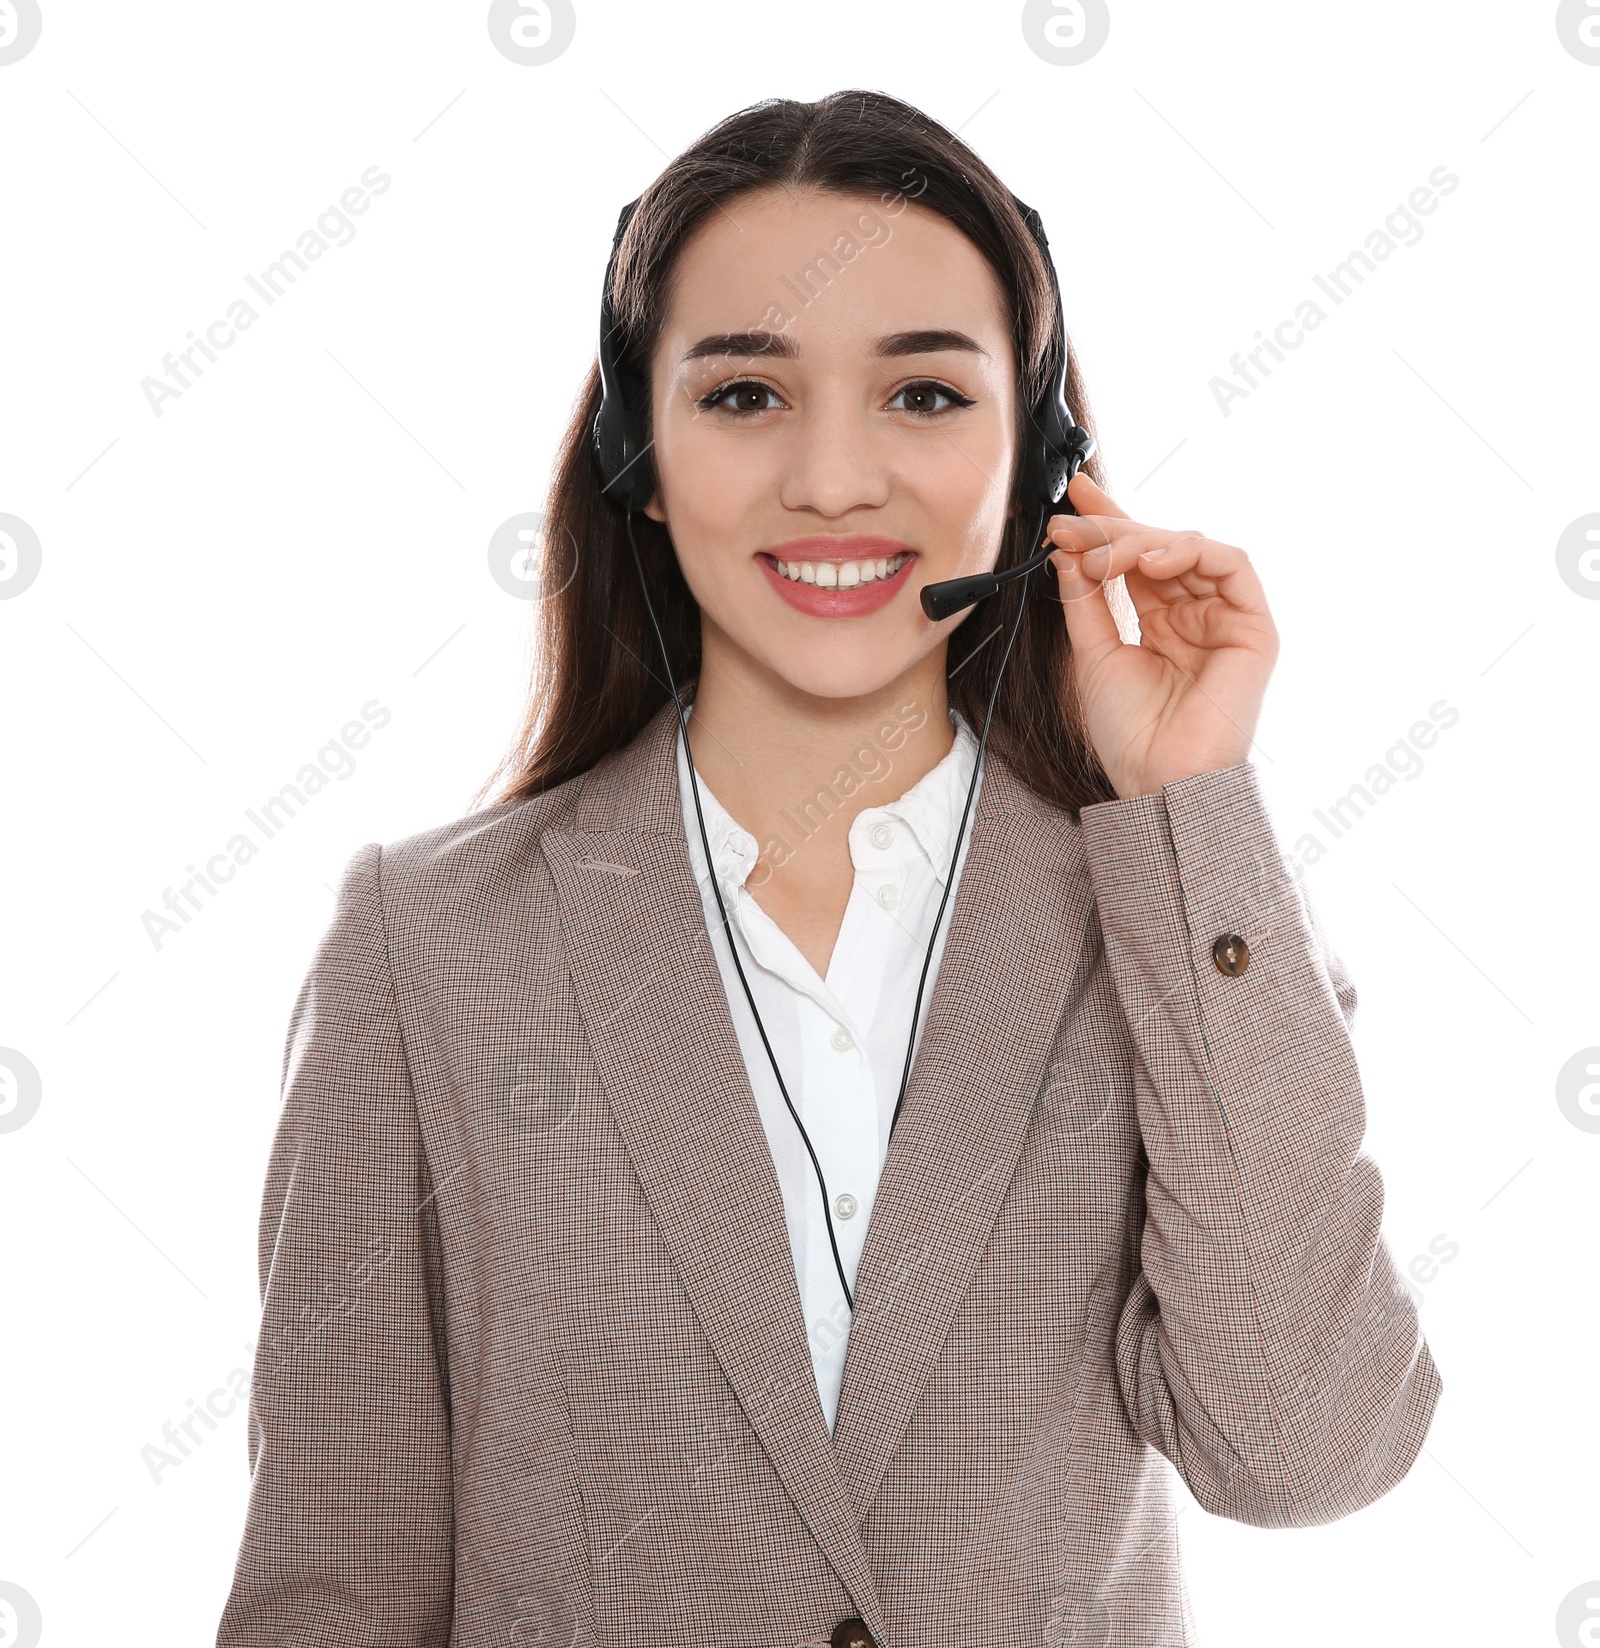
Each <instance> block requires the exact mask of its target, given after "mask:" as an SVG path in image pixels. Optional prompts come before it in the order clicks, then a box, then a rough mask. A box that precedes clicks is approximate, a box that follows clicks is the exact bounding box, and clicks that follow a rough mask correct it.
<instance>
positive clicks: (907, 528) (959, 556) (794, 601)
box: [647, 188, 1016, 698]
mask: <svg viewBox="0 0 1600 1648" xmlns="http://www.w3.org/2000/svg"><path fill="white" fill-rule="evenodd" d="M1015 384H1016V359H1015V352H1014V350H1013V347H1012V343H1011V335H1010V329H1009V325H1008V322H1007V317H1006V309H1005V300H1004V296H1003V292H1002V289H1001V287H1000V284H999V281H998V280H997V279H996V277H995V275H994V273H993V271H992V270H991V269H990V268H989V265H988V264H987V263H986V262H985V260H984V258H983V256H982V254H981V253H980V252H979V251H978V249H977V248H976V247H975V246H974V245H973V244H972V243H971V241H969V240H968V239H967V238H966V237H965V236H964V235H963V234H962V233H961V231H960V230H959V229H957V228H956V227H955V226H954V225H953V224H951V223H950V222H949V221H948V219H946V218H944V217H941V216H939V215H938V214H937V213H935V212H932V211H930V210H928V209H927V208H925V207H921V206H918V205H916V204H915V203H907V202H906V201H904V200H901V199H896V200H894V201H892V202H891V204H890V206H888V207H885V205H884V204H883V203H882V202H881V201H879V200H878V199H876V198H875V197H872V196H860V197H858V196H844V195H837V194H822V193H816V192H812V191H807V192H804V193H800V194H791V193H789V192H787V191H784V190H779V189H771V188H767V189H761V190H759V191H756V192H753V193H751V194H748V195H745V196H742V197H740V198H738V199H736V200H733V201H730V202H728V203H726V204H725V206H724V208H723V209H722V210H718V211H713V212H711V213H709V214H708V215H707V216H706V218H705V219H704V220H703V221H702V222H701V224H700V226H699V228H698V229H697V230H696V232H695V233H694V235H693V236H692V237H691V238H690V239H689V240H688V242H687V243H686V244H685V246H684V248H683V250H682V252H681V253H680V254H679V257H678V261H677V263H676V266H675V268H674V270H673V274H672V279H671V291H670V298H669V304H668V308H667V312H666V317H665V322H664V326H663V329H662V332H661V336H660V339H659V341H658V343H657V346H656V349H655V352H654V355H653V357H652V361H651V395H652V402H653V406H652V411H653V418H654V431H655V447H654V450H653V452H652V457H653V459H654V461H655V465H656V474H657V477H658V490H657V492H656V495H655V497H654V498H653V499H652V500H651V502H650V504H649V506H648V511H647V512H648V513H649V514H650V515H651V516H652V517H654V519H656V520H658V521H664V522H665V523H666V525H667V528H668V530H669V532H670V533H671V536H672V541H673V544H674V546H675V547H676V550H677V555H678V561H679V564H680V566H681V567H682V569H683V574H684V577H685V579H686V580H687V582H688V585H689V588H690V590H691V592H692V593H693V595H694V597H695V600H696V601H697V602H698V603H699V606H700V612H701V624H702V638H703V643H704V652H705V663H706V666H707V667H708V668H709V667H714V665H715V663H716V662H717V661H718V659H719V657H726V655H727V649H734V650H735V651H736V652H737V653H740V654H743V655H744V661H745V662H746V663H747V664H753V665H755V666H756V667H757V668H758V669H762V670H765V671H769V672H771V673H772V674H774V675H776V676H777V677H778V678H780V679H781V680H782V681H783V682H785V683H787V684H788V685H789V686H791V687H793V688H795V689H797V690H799V691H801V692H805V693H812V694H816V695H818V696H821V697H828V698H847V697H857V696H861V695H864V694H871V693H875V692H879V691H882V690H884V689H886V688H888V687H889V686H890V685H891V684H892V683H893V682H895V681H896V680H898V678H899V677H900V676H902V675H903V674H904V673H905V672H906V671H907V670H908V669H910V668H911V667H912V666H914V665H915V664H917V663H918V662H919V660H921V659H923V658H924V657H926V655H927V654H928V653H929V652H930V651H932V650H934V649H935V648H939V649H942V648H943V646H944V644H945V640H946V638H947V636H948V634H949V632H950V631H951V630H952V629H954V628H955V626H956V625H957V624H958V623H960V622H961V621H962V618H963V617H965V616H966V615H965V614H959V615H957V616H956V617H954V618H950V619H946V620H945V621H944V622H943V623H942V624H934V623H931V622H930V621H929V620H928V619H927V618H926V617H925V616H924V615H923V612H922V608H921V606H920V604H919V602H918V599H917V592H918V590H919V589H920V588H921V587H922V586H923V585H924V584H928V583H933V582H935V581H937V580H939V579H942V578H955V577H959V576H961V575H963V574H966V573H971V572H982V571H986V570H988V569H989V568H990V567H992V566H993V565H994V562H995V559H996V557H997V555H998V553H999V550H1000V543H1001V536H1002V532H1003V529H1004V526H1005V522H1006V517H1007V504H1008V500H1009V496H1010V486H1011V472H1012V467H1013V460H1014V456H1015V448H1016V438H1015V417H1016V388H1015Z"/></svg>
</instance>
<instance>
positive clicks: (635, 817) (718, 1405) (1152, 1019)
mask: <svg viewBox="0 0 1600 1648" xmlns="http://www.w3.org/2000/svg"><path fill="white" fill-rule="evenodd" d="M675 735H676V722H675V715H674V712H673V710H672V708H671V706H670V705H669V706H667V707H666V708H665V709H663V710H662V711H661V713H659V714H658V715H657V716H656V717H655V718H654V719H653V720H652V721H651V722H650V724H649V725H648V726H647V727H646V728H645V730H644V731H643V732H642V733H641V734H640V735H639V736H638V737H637V738H636V739H635V740H634V742H633V743H632V744H631V745H629V746H628V747H627V748H626V749H624V750H621V751H618V752H617V753H615V754H614V755H612V756H609V757H607V758H606V759H605V760H604V761H602V762H601V763H600V764H599V765H598V766H596V767H595V768H594V769H593V771H592V772H590V773H588V774H586V775H584V776H583V777H581V778H578V779H574V780H572V781H571V782H570V783H568V784H565V785H563V786H561V788H559V789H557V790H554V791H551V792H550V793H548V794H545V795H542V796H538V797H535V798H533V799H531V800H528V801H524V802H521V803H515V804H504V805H501V806H499V807H495V808H492V809H490V810H488V811H484V812H479V813H476V814H473V815H470V816H468V817H465V818H462V819H459V820H457V821H456V822H454V823H450V824H446V825H443V826H441V827H439V828H437V829H433V830H429V831H426V832H424V833H422V834H420V835H415V836H412V837H410V838H408V839H406V840H403V841H399V842H396V843H393V844H390V845H388V846H384V847H379V846H377V845H369V846H365V847H362V848H361V849H360V850H359V851H358V852H356V853H355V855H354V856H353V858H352V859H351V861H350V863H349V866H348V868H347V870H346V872H345V875H344V879H343V884H342V887H341V889H340V894H339V902H338V909H337V912H336V914H335V916H334V918H333V921H332V923H331V925H330V927H329V929H328V931H327V933H326V935H325V936H324V938H323V939H322V941H321V944H320V947H319V948H318V950H317V952H316V956H315V959H314V961H313V963H312V966H311V968H310V971H309V974H308V975H307V977H306V980H305V983H304V986H303V987H302V989H301V992H300V995H299V998H298V1001H297V1003H296V1005H295V1009H294V1014H293V1018H292V1022H291V1025H290V1030H289V1036H288V1044H287V1047H286V1051H285V1058H284V1104H283V1112H282V1118H281V1121H280V1124H279V1128H278V1133H277V1137H276V1142H275V1144H274V1147H273V1151H272V1157H271V1162H270V1166H269V1169H268V1174H267V1183H266V1195H265V1204H264V1207H263V1210H262V1221H261V1253H260V1258H261V1282H262V1293H263V1311H264V1314H263V1326H262V1334H261V1342H260V1345H259V1346H258V1349H257V1353H256V1367H255V1372H254V1378H253V1384H252V1389H251V1404H250V1435H249V1450H250V1462H251V1467H252V1472H253V1475H252V1480H251V1489H250V1504H249V1514H248V1521H247V1524H246V1526H245V1529H244V1536H243V1542H242V1545H241V1549H240V1552H239V1558H238V1566H237V1572H236V1575H235V1578H234V1584H233V1590H232V1594H231V1596H230V1598H229V1600H228V1603H227V1608H226V1611H225V1613H224V1615H223V1618H222V1621H221V1628H220V1630H219V1633H218V1636H217V1642H218V1645H219V1648H269V1645H271V1648H281V1645H285V1644H294V1645H296V1648H324V1645H326V1648H333V1645H335V1644H338V1645H341V1648H422V1645H428V1648H446V1645H456V1648H491V1645H492V1648H507V1645H512V1648H524V1645H531V1644H546V1645H554V1648H598V1645H601V1644H604V1645H607V1648H610V1645H617V1648H622V1645H628V1648H633V1645H652V1648H654V1645H660V1648H691V1645H692V1648H706V1645H715V1648H745V1645H752V1648H753V1645H760V1648H797V1645H800V1644H806V1643H826V1642H829V1641H830V1640H832V1641H835V1642H846V1641H855V1642H860V1643H871V1642H876V1643H878V1644H885V1645H887V1644H892V1645H894V1648H1002V1645H1003V1648H1035V1645H1044V1644H1063V1645H1065V1644H1071V1645H1073V1648H1084V1645H1088V1648H1112V1645H1116V1648H1179V1645H1180V1644H1184V1645H1187V1644H1193V1643H1194V1642H1195V1641H1196V1636H1195V1633H1194V1626H1193V1623H1192V1618H1191V1614H1190V1610H1189V1603H1188V1599H1187V1595H1186V1592H1185V1588H1184V1582H1183V1577H1182V1573H1181V1570H1180V1565H1179V1553H1178V1542H1177V1538H1176V1534H1175V1529H1174V1516H1175V1512H1176V1511H1177V1509H1178V1507H1179V1505H1180V1503H1181V1501H1180V1500H1179V1499H1178V1497H1177V1493H1176V1482H1175V1478H1176V1477H1181V1478H1182V1480H1183V1482H1184V1483H1185V1484H1186V1485H1187V1486H1188V1489H1189V1491H1190V1492H1191V1493H1192V1494H1193V1495H1194V1496H1195V1497H1196V1499H1198V1501H1199V1502H1200V1504H1201V1505H1202V1506H1204V1508H1205V1509H1206V1510H1208V1511H1210V1512H1212V1513H1213V1514H1215V1515H1218V1516H1225V1517H1231V1518H1233V1519H1235V1520H1237V1521H1240V1522H1246V1523H1251V1524H1253V1525H1255V1526H1258V1527H1292V1526H1302V1527H1303V1526H1308V1525H1311V1524H1316V1523H1324V1522H1329V1521H1332V1520H1333V1519H1335V1518H1337V1517H1342V1516H1345V1515H1348V1514H1349V1513H1350V1512H1352V1511H1355V1510H1358V1509H1360V1508H1361V1507H1362V1506H1364V1505H1369V1504H1371V1503H1372V1501H1373V1500H1375V1499H1377V1498H1378V1497H1379V1496H1380V1495H1381V1494H1383V1493H1385V1492H1386V1491H1387V1490H1388V1489H1389V1488H1391V1487H1393V1486H1394V1484H1395V1483H1396V1482H1398V1481H1399V1480H1400V1479H1401V1477H1403V1476H1404V1475H1405V1473H1406V1471H1407V1470H1408V1469H1409V1467H1410V1466H1411V1464H1412V1462H1413V1460H1414V1459H1415V1457H1416V1455H1417V1453H1418V1451H1419V1449H1420V1448H1421V1446H1422V1442H1423V1438H1424V1436H1425V1435H1426V1433H1427V1430H1428V1426H1429V1423H1430V1421H1431V1419H1432V1416H1433V1412H1434V1408H1435V1405H1436V1403H1437V1402H1438V1399H1439V1393H1440V1379H1439V1374H1438V1372H1437V1370H1436V1368H1435V1366H1434V1363H1433V1359H1432V1357H1431V1356H1430V1354H1429V1351H1428V1347H1427V1345H1426V1344H1425V1342H1424V1340H1423V1338H1422V1335H1421V1332H1420V1329H1419V1325H1418V1319H1417V1315H1416V1312H1415V1309H1414V1307H1413V1304H1412V1302H1411V1299H1410V1297H1409V1295H1408V1293H1407V1292H1406V1289H1405V1287H1404V1286H1403V1284H1402V1283H1401V1281H1400V1280H1399V1278H1398V1276H1397V1274H1396V1271H1395V1267H1394V1265H1393V1264H1392V1262H1391V1257H1390V1254H1389V1252H1388V1249H1387V1246H1386V1244H1385V1242H1384V1240H1383V1237H1382V1235H1381V1232H1380V1219H1381V1213H1382V1208H1383V1185H1382V1181H1381V1179H1380V1177H1379V1173H1378V1169H1377V1167H1376V1166H1375V1165H1374V1163H1373V1161H1372V1159H1371V1158H1370V1157H1369V1156H1367V1155H1365V1154H1363V1153H1362V1150H1361V1143H1362V1135H1363V1129H1364V1125H1365V1110H1364V1102H1363V1097H1362V1089H1361V1082H1360V1078H1359V1075H1358V1073H1357V1069H1356V1061H1355V1057H1354V1054H1353V1052H1352V1049H1351V1041H1350V1035H1349V1029H1348V1025H1349V1021H1350V1019H1351V1015H1352V1014H1353V1012H1354V1008H1355V1000H1356V998H1355V992H1354V990H1353V989H1352V987H1351V984H1350V981H1349V979H1348V977H1347V976H1346V974H1345V972H1344V970H1343V968H1342V967H1341V966H1340V964H1339V962H1338V961H1337V959H1336V958H1335V957H1333V956H1332V955H1330V954H1329V952H1328V950H1327V948H1326V946H1325V944H1324V942H1323V939H1322V936H1321V929H1320V926H1319V925H1318V924H1317V923H1316V920H1315V918H1314V916H1313V915H1312V914H1311V913H1310V910H1309V906H1308V905H1307V903H1306V902H1305V900H1304V897H1303V895H1302V892H1301V890H1300V888H1299V886H1298V885H1297V883H1296V881H1295V880H1294V879H1293V878H1292V876H1291V875H1290V874H1289V873H1288V871H1287V870H1286V868H1285V860H1284V857H1283V855H1282V853H1281V851H1280V849H1279V846H1278V843H1277V841H1276V838H1275V836H1274V832H1273V827H1272V824H1271V822H1270V819H1269V816H1268V814H1267V812H1266V810H1265V808H1264V805H1263V801H1262V797H1261V794H1260V791H1259V789H1258V783H1257V775H1256V772H1255V769H1254V767H1253V766H1251V765H1250V764H1248V763H1244V764H1241V765H1239V766H1235V767H1231V768H1228V769H1226V770H1224V771H1220V772H1214V773H1205V774H1200V775H1197V776H1195V777H1192V778H1186V779H1184V780H1182V781H1181V782H1179V783H1175V784H1170V785H1168V786H1167V787H1166V789H1165V791H1163V792H1162V793H1161V794H1159V795H1153V796H1142V797H1137V798H1135V799H1132V800H1127V801H1113V802H1108V803H1104V804H1102V805H1099V806H1093V807H1088V808H1085V809H1084V810H1083V813H1082V819H1081V823H1079V822H1074V821H1073V819H1072V818H1071V817H1070V816H1069V815H1068V814H1066V813H1064V812H1062V811H1060V810H1058V809H1057V808H1054V807H1052V806H1050V805H1048V804H1047V803H1045V802H1044V801H1042V800H1040V799H1039V798H1038V797H1037V796H1036V795H1035V794H1034V793H1033V792H1032V791H1030V790H1028V789H1027V788H1026V787H1025V786H1024V785H1023V784H1022V783H1021V782H1020V780H1019V779H1018V777H1017V776H1016V774H1015V773H1014V772H1013V771H1012V770H1011V769H1009V768H1008V767H1007V766H1006V764H1005V763H1004V761H1002V760H1001V759H999V758H998V757H996V756H995V755H994V754H993V753H991V754H990V756H989V758H988V762H987V771H986V774H985V777H984V780H983V785H982V788H981V791H980V794H979V799H978V801H977V803H976V805H975V809H974V827H973V836H972V843H971V847H970V856H969V859H968V862H967V866H966V869H965V871H964V873H963V876H962V879H961V882H960V885H959V888H958V890H957V895H956V897H955V899H954V900H953V902H952V905H951V908H950V909H949V910H947V911H946V920H947V921H948V922H949V923H950V930H949V940H948V947H947V950H946V953H945V956H944V960H943V965H942V967H941V969H940V971H939V974H938V978H937V981H936V984H935V985H934V986H933V987H932V994H931V999H930V1002H929V1005H928V1007H927V1015H928V1016H927V1020H926V1028H925V1031H924V1035H923V1040H922V1043H921V1046H920V1048H919V1050H918V1055H917V1061H916V1064H915V1067H914V1069H913V1072H912V1078H911V1085H910V1089H909V1092H908V1095H907V1098H906V1102H905V1107H904V1110H903V1112H902V1114H901V1118H900V1122H899V1124H898V1126H897V1127H896V1129H895V1132H894V1136H893V1140H892V1142H891V1145H890V1148H889V1152H888V1157H887V1160H886V1162H885V1163H884V1167H883V1174H882V1181H881V1185H880V1190H879V1196H878V1201H877V1204H876V1207H875V1209H874V1212H873V1215H872V1222H871V1225H870V1227H869V1230H868V1233H867V1238H866V1248H865V1252H864V1253H863V1255H862V1259H861V1264H860V1269H859V1273H858V1275H857V1278H856V1283H855V1294H856V1309H855V1315H854V1320H853V1324H852V1327H851V1331H850V1339H849V1353H848V1359H847V1361H846V1364H845V1369H844V1384H843V1389H842V1392H841V1395H840V1404H839V1413H838V1419H837V1426H836V1429H835V1431H834V1433H833V1434H832V1435H831V1436H830V1434H829V1432H828V1430H827V1427H826V1425H825V1423H824V1420H823V1416H822V1411H821V1408H820V1405H819V1403H818V1400H817V1390H816V1382H815V1379H814V1377H813V1373H812V1368H811V1362H810V1356H809V1351H808V1348H807V1343H806V1332H805V1326H804V1323H803V1321H802V1319H801V1312H800V1301H799V1294H798V1289H797V1286H796V1281H795V1272H794V1262H793V1258H792V1256H791V1251H790V1247H789V1240H788V1235H787V1230H786V1226H785V1222H784V1211H783V1205H782V1202H781V1199H780V1195H779V1190H778V1184H777V1179H776V1176H775V1174H774V1171H773V1167H772V1159H771V1156H770V1154H769V1151H768V1147H767V1144H766V1140H765V1136H764V1134H763V1131H762V1126H761V1121H760V1118H759V1116H758V1114H757V1111H756V1107H755V1103H754V1100H753V1098H752V1096H751V1091H750V1086H749V1082H748V1079H747V1076H746V1073H745V1069H744V1066H743V1064H742V1062H741V1059H740V1055H739V1051H738V1046H737V1042H736V1038H735V1034H734V1030H733V1025H732V1022H731V1019H730V1017H729V1012H728V1006H727V998H726V996H725V994H724V991H723V986H722V983H721V980H720V977H719V975H718V972H717V967H716V959H715V956H714V955H713V953H712V951H711V949H710V946H709V942H708V938H707V933H706V925H705V919H704V916H703V913H702V909H701V905H700V901H699V897H698V893H697V890H696V888H695V885H694V882H693V880H692V878H691V874H690V868H689V860H688V855H687V851H686V846H685V839H684V832H683V822H682V814H681V811H680V806H679V799H678V792H677V777H676V767H675V757H674V749H673V738H674V737H675ZM1225 935H1231V937H1225ZM848 1621H855V1622H857V1623H855V1624H847V1623H846V1622H848ZM841 1626H842V1627H843V1629H841Z"/></svg>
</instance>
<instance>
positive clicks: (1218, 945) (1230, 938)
mask: <svg viewBox="0 0 1600 1648" xmlns="http://www.w3.org/2000/svg"><path fill="white" fill-rule="evenodd" d="M1211 959H1212V960H1213V961H1214V962H1215V963H1216V964H1217V971H1218V972H1219V973H1226V974H1227V975H1228V976H1229V978H1237V977H1238V976H1239V974H1240V973H1242V972H1243V971H1244V970H1245V968H1246V967H1248V966H1249V965H1250V946H1249V945H1248V944H1246V943H1245V941H1244V940H1243V939H1242V938H1241V937H1240V936H1239V935H1238V934H1237V933H1218V934H1217V936H1216V938H1215V939H1214V940H1213V941H1212V944H1211Z"/></svg>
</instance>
